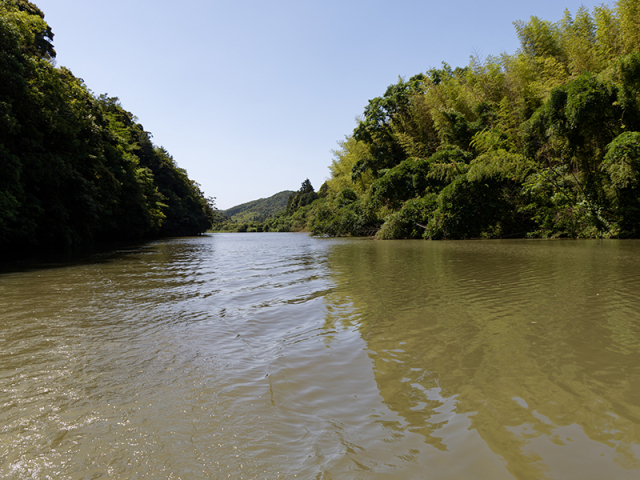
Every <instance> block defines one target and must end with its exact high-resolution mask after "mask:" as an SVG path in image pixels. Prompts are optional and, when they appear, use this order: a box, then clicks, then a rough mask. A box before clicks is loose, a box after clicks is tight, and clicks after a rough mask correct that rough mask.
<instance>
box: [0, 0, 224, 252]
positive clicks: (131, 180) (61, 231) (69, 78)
mask: <svg viewBox="0 0 640 480" xmlns="http://www.w3.org/2000/svg"><path fill="white" fill-rule="evenodd" d="M52 40H53V33H52V31H51V29H50V27H49V26H48V25H47V24H46V22H45V21H44V14H43V13H42V12H41V11H40V10H39V9H38V7H36V6H35V5H34V4H32V3H30V2H29V1H27V0H2V1H0V247H1V251H2V252H4V256H7V255H15V254H17V253H19V252H21V251H26V250H29V251H34V250H35V251H45V250H46V251H60V250H66V249H72V248H77V247H79V246H82V245H90V244H94V243H97V242H105V241H116V240H135V239H140V238H143V237H149V236H167V235H194V234H198V233H202V232H204V231H205V230H207V228H209V227H210V225H211V221H212V219H213V214H214V211H213V209H212V206H213V204H212V201H211V200H207V199H205V198H204V196H203V194H202V192H201V191H200V189H199V186H198V184H196V183H195V182H193V181H192V180H190V179H189V178H188V177H187V174H186V172H185V171H184V170H183V169H181V168H179V167H178V166H177V165H176V163H175V161H174V160H173V158H172V157H171V156H170V155H169V154H168V153H167V152H166V151H165V150H164V149H162V148H160V147H157V146H154V145H153V144H152V142H151V140H150V137H151V136H150V134H149V133H148V132H145V131H144V129H143V127H142V125H140V124H138V123H137V122H136V119H135V117H134V116H133V115H132V114H131V113H129V112H127V111H126V110H124V109H123V108H122V106H121V105H120V103H119V102H118V99H117V98H108V97H106V96H100V97H96V96H94V95H93V94H92V93H91V91H90V90H89V89H88V88H87V87H86V85H85V84H84V83H83V81H82V80H81V79H79V78H77V77H75V76H74V75H73V74H72V73H71V72H70V71H69V70H68V69H66V68H56V67H55V66H54V58H55V55H56V53H55V51H54V48H53V45H52V43H51V42H52Z"/></svg>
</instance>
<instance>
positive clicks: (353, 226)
mask: <svg viewBox="0 0 640 480" xmlns="http://www.w3.org/2000/svg"><path fill="white" fill-rule="evenodd" d="M515 28H516V32H517V35H518V38H519V39H520V44H521V46H520V49H519V50H518V51H517V52H516V53H515V54H514V55H507V54H503V55H500V56H497V57H489V58H486V59H480V58H472V59H471V62H470V64H469V65H468V66H466V67H464V68H451V67H450V66H448V65H447V64H443V66H442V68H439V69H431V70H429V71H427V72H425V73H421V74H418V75H415V76H414V77H412V78H410V79H409V80H408V81H406V80H403V79H400V80H399V81H398V83H397V84H395V85H391V86H390V87H389V88H387V90H386V92H385V93H384V95H383V96H381V97H378V98H374V99H373V100H371V101H369V104H368V105H367V107H366V108H365V111H364V114H363V116H362V117H361V119H360V121H359V123H358V125H357V127H356V128H355V129H354V131H353V133H352V134H351V135H350V136H348V137H346V139H345V140H344V141H343V142H340V148H339V150H337V151H336V152H335V158H334V161H333V163H332V165H331V167H330V170H331V178H330V179H329V180H328V181H327V183H326V184H325V186H324V188H325V195H323V196H322V198H319V199H317V200H315V201H314V202H313V204H312V205H311V207H309V210H308V211H307V212H306V218H307V221H308V223H307V227H308V228H309V230H310V231H311V232H312V233H314V234H318V235H366V234H371V233H372V232H377V236H378V237H379V238H420V237H424V238H432V239H439V238H474V237H487V238H505V237H525V236H530V237H531V236H533V237H561V236H568V237H638V236H640V4H639V3H638V2H637V0H618V2H617V3H616V4H615V6H614V7H613V8H609V7H607V6H604V5H603V6H601V7H596V8H595V9H594V10H593V12H591V13H590V12H589V11H588V10H587V9H586V8H584V7H583V8H580V9H579V10H578V12H577V13H576V15H575V17H574V16H572V15H571V14H570V13H569V12H568V11H567V12H565V15H564V17H563V18H562V19H561V20H560V21H558V22H556V23H552V22H549V21H546V20H541V19H539V18H537V17H531V19H530V20H529V21H528V22H522V21H519V22H515Z"/></svg>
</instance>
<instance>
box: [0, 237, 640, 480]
mask: <svg viewBox="0 0 640 480" xmlns="http://www.w3.org/2000/svg"><path fill="white" fill-rule="evenodd" d="M0 392H1V393H0V395H1V396H0V428H1V433H0V477H1V478H15V479H27V478H29V479H31V478H38V479H47V478H51V479H97V478H144V479H184V480H187V479H209V478H213V479H223V478H232V479H265V478H266V479H276V478H283V479H291V478H299V479H370V478H371V479H396V478H402V479H414V478H415V479H433V480H440V479H442V480H444V479H487V480H489V479H490V480H502V479H559V480H569V479H576V480H578V479H579V480H589V479H594V480H596V479H597V480H600V479H603V478H607V479H616V480H617V479H637V478H640V242H638V241H597V240H593V241H538V240H528V241H525V240H512V241H508V240H504V241H498V240H496V241H451V242H449V241H440V242H430V241H386V242H380V241H373V240H369V239H328V238H312V237H309V236H307V235H306V234H294V233H291V234H283V233H262V234H212V235H206V236H201V237H193V238H176V239H168V240H162V241H157V242H152V243H148V244H144V245H140V246H132V247H127V248H121V249H119V250H116V251H111V252H103V253H95V254H87V255H82V256H76V257H72V258H58V259H54V260H48V261H46V262H45V261H40V262H35V261H32V262H23V263H20V264H14V265H10V266H8V267H4V269H3V270H1V271H0Z"/></svg>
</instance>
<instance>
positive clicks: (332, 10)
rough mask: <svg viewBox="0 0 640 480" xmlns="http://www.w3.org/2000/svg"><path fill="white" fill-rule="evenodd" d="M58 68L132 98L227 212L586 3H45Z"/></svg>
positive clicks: (40, 0)
mask: <svg viewBox="0 0 640 480" xmlns="http://www.w3.org/2000/svg"><path fill="white" fill-rule="evenodd" d="M32 2H33V3H35V4H36V5H38V7H40V9H41V10H42V11H43V12H44V13H45V20H46V21H47V23H48V24H49V25H50V26H51V28H52V29H53V32H54V34H55V38H54V42H53V43H54V46H55V49H56V52H57V59H56V61H57V65H58V66H64V67H67V68H69V69H70V70H71V71H72V72H73V73H74V75H75V76H77V77H80V78H82V79H84V81H85V83H86V84H87V86H88V87H89V89H90V90H91V91H92V92H94V94H96V95H101V94H108V95H109V96H112V97H118V98H119V99H120V102H121V104H122V106H123V107H124V108H125V109H126V110H128V111H130V112H131V113H133V114H134V115H135V116H136V117H137V118H138V122H139V123H141V124H142V125H143V126H144V129H145V130H146V131H148V132H151V134H152V135H153V139H152V140H153V142H154V144H156V145H158V146H162V147H164V148H166V149H167V150H168V151H169V153H170V154H171V155H172V156H173V158H174V159H175V160H176V162H177V164H178V165H179V166H180V167H182V168H184V169H186V170H187V173H188V174H189V177H190V178H191V179H193V180H195V181H196V182H198V183H199V184H200V185H201V188H202V190H203V192H204V193H205V195H206V196H208V197H209V196H211V197H215V198H216V204H217V206H218V208H220V209H222V210H224V209H227V208H231V207H233V206H235V205H239V204H241V203H245V202H248V201H251V200H255V199H258V198H266V197H270V196H271V195H273V194H275V193H277V192H280V191H282V190H298V188H300V184H301V183H302V182H303V181H304V180H305V179H306V178H308V179H309V180H310V181H311V183H312V185H313V186H314V187H315V188H316V190H317V189H318V188H320V186H321V185H322V183H323V182H324V181H325V180H326V179H328V178H329V176H330V171H329V165H331V161H332V159H333V153H332V151H333V150H335V149H337V148H339V146H338V144H337V142H338V141H340V140H343V139H344V138H345V136H347V135H349V134H350V133H351V132H352V131H353V129H354V127H355V126H356V119H357V117H358V116H360V115H362V113H363V111H364V108H365V107H366V105H367V103H368V101H369V100H370V99H372V98H374V97H378V96H382V95H383V94H384V92H385V90H386V88H387V86H389V85H391V84H393V83H396V82H397V81H398V77H403V78H405V79H408V78H410V77H411V76H413V75H415V74H417V73H421V72H425V71H426V70H428V69H429V68H432V67H440V66H441V64H442V62H446V63H448V64H449V65H451V66H452V67H458V66H460V67H463V66H466V65H468V63H469V59H470V57H471V56H478V57H480V58H484V57H486V56H489V55H499V54H501V53H503V52H506V53H509V54H513V53H515V52H516V50H517V49H518V46H519V43H518V39H517V36H516V33H515V29H514V27H513V22H514V21H516V20H525V21H526V20H528V19H529V18H530V17H531V16H537V17H540V18H542V19H544V20H550V21H553V22H555V21H558V20H560V18H562V15H563V13H564V10H565V8H566V9H568V10H569V11H570V12H571V13H572V14H575V12H576V11H577V10H578V8H579V7H580V6H581V5H584V6H585V7H587V8H588V9H589V10H592V8H593V7H594V6H596V5H601V4H602V3H605V4H609V5H610V6H613V2H603V1H578V0H564V2H560V1H558V0H536V1H535V2H534V1H518V0H515V1H514V0H485V1H483V2H479V1H477V0H448V1H433V0H393V1H390V0H340V1H337V0H261V1H259V0H226V1H219V0H181V1H179V2H176V1H165V0H109V1H104V0H32Z"/></svg>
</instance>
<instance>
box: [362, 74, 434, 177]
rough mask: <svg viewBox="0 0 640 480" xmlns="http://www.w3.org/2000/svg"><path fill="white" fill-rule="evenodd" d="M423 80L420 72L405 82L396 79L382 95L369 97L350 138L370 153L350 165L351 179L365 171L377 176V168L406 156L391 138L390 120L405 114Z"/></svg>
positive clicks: (396, 161) (397, 120)
mask: <svg viewBox="0 0 640 480" xmlns="http://www.w3.org/2000/svg"><path fill="white" fill-rule="evenodd" d="M425 80H426V77H425V76H424V75H422V74H419V75H416V76H414V77H411V78H410V79H409V81H408V82H405V81H403V80H402V79H399V80H398V83H397V84H395V85H390V86H389V87H388V88H387V91H386V92H385V94H384V96H382V97H376V98H374V99H373V100H369V105H367V107H366V108H365V110H364V119H363V120H362V121H361V122H360V124H359V125H358V127H357V128H356V129H355V130H354V132H353V137H354V138H355V139H356V140H358V141H363V142H365V143H367V144H368V145H370V156H369V157H368V158H366V159H362V160H360V161H359V162H357V163H356V164H355V165H354V167H353V178H354V180H355V179H357V178H359V176H360V175H361V174H362V173H363V172H364V171H367V170H371V171H372V172H373V174H374V176H377V175H378V172H380V170H382V169H385V168H391V167H393V166H395V165H397V164H399V163H400V162H402V161H403V160H404V159H405V158H406V153H405V151H404V149H403V148H402V145H401V144H400V143H398V141H397V140H396V138H395V135H394V129H393V126H392V123H393V122H394V121H395V122H399V121H400V120H401V119H402V118H403V117H406V116H407V115H408V113H409V107H410V102H411V98H412V96H413V95H415V94H416V93H418V92H419V91H420V90H421V89H422V88H423V85H424V82H425Z"/></svg>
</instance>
